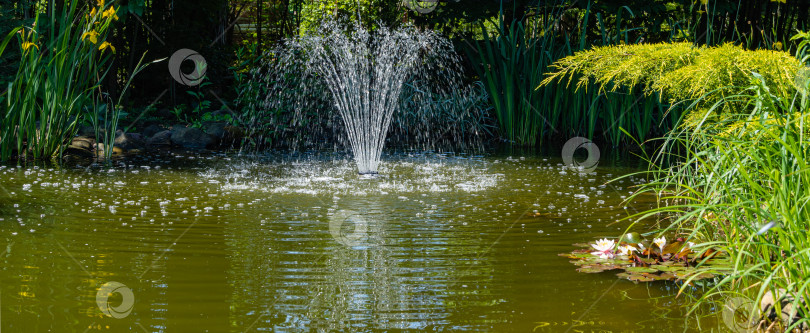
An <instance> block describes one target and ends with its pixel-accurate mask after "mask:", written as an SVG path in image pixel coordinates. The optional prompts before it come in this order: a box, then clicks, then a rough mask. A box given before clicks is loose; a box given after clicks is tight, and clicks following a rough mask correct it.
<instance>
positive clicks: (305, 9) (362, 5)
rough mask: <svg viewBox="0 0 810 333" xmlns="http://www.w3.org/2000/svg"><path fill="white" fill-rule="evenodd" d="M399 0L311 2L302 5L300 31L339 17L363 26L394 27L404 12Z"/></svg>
mask: <svg viewBox="0 0 810 333" xmlns="http://www.w3.org/2000/svg"><path fill="white" fill-rule="evenodd" d="M404 10H405V9H403V6H402V1H401V0H311V1H304V2H303V4H302V8H301V11H302V13H303V14H302V15H301V23H300V24H301V31H302V32H303V33H306V32H308V31H311V30H312V29H314V28H315V27H317V26H318V25H319V24H321V22H323V21H324V20H326V19H334V18H335V17H339V18H342V19H347V20H352V21H356V22H360V23H361V24H362V25H363V26H366V27H374V26H376V25H377V24H383V25H385V26H389V27H391V26H395V25H396V24H397V23H398V20H397V18H398V17H399V16H400V14H402V13H403V12H404Z"/></svg>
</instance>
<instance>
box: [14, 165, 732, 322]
mask: <svg viewBox="0 0 810 333" xmlns="http://www.w3.org/2000/svg"><path fill="white" fill-rule="evenodd" d="M610 164H616V163H610V162H609V161H608V162H605V161H603V162H602V164H601V165H600V167H599V168H597V169H596V171H595V172H593V173H590V174H586V175H581V174H578V173H575V172H571V171H570V170H568V171H566V170H564V168H563V167H562V161H561V159H559V158H553V157H543V156H536V155H532V154H523V156H512V157H510V156H505V155H502V154H489V155H485V156H454V155H442V154H411V155H409V154H398V155H395V156H386V157H385V158H384V162H383V164H382V165H381V166H380V168H381V169H380V172H381V176H379V177H376V178H364V177H361V176H358V175H357V173H356V169H355V167H354V165H353V164H352V163H350V162H348V161H346V160H345V159H342V158H335V156H334V155H329V154H300V155H290V154H288V155H283V156H274V155H269V156H265V157H261V158H257V157H253V158H248V157H236V156H231V155H216V154H210V155H204V154H203V155H200V154H188V153H177V154H174V153H172V154H165V155H160V154H158V155H153V156H136V157H132V158H128V159H126V160H121V161H117V162H116V163H115V165H114V166H112V167H87V168H85V167H74V168H56V167H47V166H45V167H34V166H31V167H15V166H4V167H0V242H2V243H0V252H2V256H0V258H1V259H2V270H0V328H1V329H2V330H6V331H8V332H50V331H54V332H95V331H104V332H269V331H273V332H302V331H345V332H377V331H388V332H396V331H445V332H451V331H452V332H455V331H477V332H609V331H613V332H624V331H637V332H670V331H695V330H698V329H705V330H715V331H716V330H721V331H722V330H723V328H722V326H723V325H722V324H721V322H720V321H718V320H717V318H716V317H709V318H704V319H702V320H696V319H695V318H694V316H689V317H686V315H685V313H686V309H685V306H688V305H689V303H690V302H691V301H690V299H689V297H684V296H683V295H681V296H680V297H677V298H676V297H675V295H676V294H677V288H678V285H676V284H675V283H671V282H656V283H639V284H636V283H633V282H630V281H627V280H619V279H617V278H616V277H615V275H614V274H615V273H609V272H606V273H600V274H584V273H578V272H576V270H575V269H576V266H574V265H572V264H570V263H569V262H568V261H569V259H567V258H564V257H560V256H558V254H559V253H562V252H570V251H571V250H572V249H573V247H572V243H579V242H587V241H592V240H595V239H596V238H601V237H605V236H617V235H619V234H620V233H621V232H622V231H623V230H624V228H625V227H626V226H627V225H628V223H629V222H626V221H623V222H616V221H617V220H619V219H621V218H622V217H625V216H627V215H628V214H629V213H632V212H634V211H637V210H640V209H643V208H646V207H649V206H650V205H653V204H654V202H653V201H652V200H651V198H649V199H642V200H641V201H639V202H637V203H635V204H633V205H631V206H629V207H627V208H624V206H623V205H622V204H621V202H622V200H623V198H625V197H626V196H627V195H628V194H629V193H630V191H631V190H632V189H631V188H629V187H630V186H632V185H634V183H637V182H640V181H641V180H640V179H629V180H626V181H624V182H620V183H617V184H607V185H606V184H605V183H606V181H607V180H609V179H611V178H613V177H616V176H619V175H622V174H626V173H629V172H633V171H637V170H638V169H637V167H623V166H621V165H618V166H610ZM116 288H118V289H116ZM100 289H101V290H112V289H116V291H117V292H116V293H113V294H112V297H110V298H109V299H105V298H104V297H103V296H102V297H99V292H98V291H99V290H100ZM128 291H131V293H128ZM101 294H104V295H106V293H101ZM130 296H131V297H130ZM129 304H131V306H129ZM104 311H106V312H107V313H109V314H110V315H111V316H112V317H110V316H106V315H105V314H104Z"/></svg>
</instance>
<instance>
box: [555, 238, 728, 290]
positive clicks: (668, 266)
mask: <svg viewBox="0 0 810 333" xmlns="http://www.w3.org/2000/svg"><path fill="white" fill-rule="evenodd" d="M623 237H624V238H622V239H623V240H624V239H627V240H630V241H635V240H636V238H634V237H637V234H636V235H630V234H627V235H625V236H623ZM680 241H682V240H681V239H679V240H675V241H673V242H672V243H669V244H668V246H666V247H665V248H664V254H663V255H662V254H661V253H660V252H659V249H658V248H653V249H650V248H649V247H648V248H647V250H645V251H644V252H643V253H641V254H632V255H630V256H625V255H618V254H617V255H616V257H614V258H611V259H603V258H600V257H599V256H596V255H593V254H591V251H592V250H591V247H590V244H576V246H580V247H581V248H579V249H576V250H573V251H571V252H570V253H562V254H560V256H563V257H567V258H569V259H572V260H571V263H572V264H574V265H576V266H579V268H577V271H579V272H582V273H601V272H604V271H608V270H617V269H618V270H622V271H621V272H619V273H618V274H617V276H618V277H620V278H623V279H627V280H630V281H635V282H651V281H667V280H685V279H690V278H691V279H692V280H693V281H700V280H705V279H711V278H713V277H715V276H716V275H724V274H727V272H730V271H731V267H732V263H731V262H730V261H729V259H728V256H727V255H725V253H723V252H719V251H717V250H714V249H708V250H706V251H705V252H703V253H701V254H699V253H694V252H692V250H690V249H689V248H686V247H684V245H683V244H682V243H681V242H680ZM651 250H652V251H651ZM678 251H680V252H678ZM695 266H697V267H695ZM706 268H709V269H710V271H707V270H706Z"/></svg>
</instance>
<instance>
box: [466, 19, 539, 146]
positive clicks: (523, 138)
mask: <svg viewBox="0 0 810 333" xmlns="http://www.w3.org/2000/svg"><path fill="white" fill-rule="evenodd" d="M481 29H482V30H484V31H485V30H486V28H485V27H484V26H483V25H482V26H481ZM544 42H545V43H544ZM549 42H551V40H550V38H545V39H535V38H532V35H531V32H529V31H527V30H526V28H525V27H524V26H523V24H522V23H520V22H518V21H513V22H512V24H511V26H509V27H507V26H506V25H505V24H504V22H502V21H501V22H500V26H499V28H498V31H497V34H496V36H495V37H494V38H491V37H489V36H488V35H486V34H485V35H484V40H483V41H482V42H480V43H478V44H477V45H476V47H477V48H476V51H477V54H476V55H474V56H477V57H478V59H480V61H481V63H480V64H478V66H477V67H476V69H477V70H478V73H479V77H480V78H481V81H482V82H483V83H484V87H486V89H487V92H488V93H489V96H490V100H491V102H492V105H493V111H494V113H495V118H496V119H497V121H498V128H499V130H500V133H501V135H503V136H504V137H505V138H506V139H507V140H509V141H510V142H514V143H516V144H518V145H527V146H533V145H534V144H535V143H536V141H537V137H538V134H539V132H540V128H541V127H542V126H543V123H542V122H543V120H542V116H541V115H540V111H539V108H540V101H541V94H540V93H539V92H537V91H535V89H534V87H536V86H537V85H538V84H539V83H540V79H541V78H542V73H543V71H544V70H545V69H546V66H547V65H548V64H550V63H551V61H552V60H553V59H552V58H551V57H553V56H552V55H551V54H549V53H548V51H552V50H548V49H545V48H551V47H553V43H549Z"/></svg>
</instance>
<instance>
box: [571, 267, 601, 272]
mask: <svg viewBox="0 0 810 333" xmlns="http://www.w3.org/2000/svg"><path fill="white" fill-rule="evenodd" d="M604 271H605V269H603V268H602V267H598V266H582V267H580V268H577V272H580V273H602V272H604Z"/></svg>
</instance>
